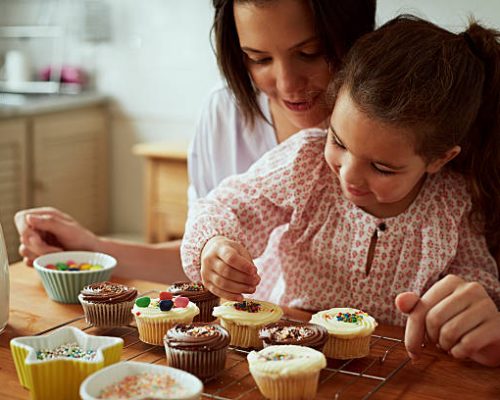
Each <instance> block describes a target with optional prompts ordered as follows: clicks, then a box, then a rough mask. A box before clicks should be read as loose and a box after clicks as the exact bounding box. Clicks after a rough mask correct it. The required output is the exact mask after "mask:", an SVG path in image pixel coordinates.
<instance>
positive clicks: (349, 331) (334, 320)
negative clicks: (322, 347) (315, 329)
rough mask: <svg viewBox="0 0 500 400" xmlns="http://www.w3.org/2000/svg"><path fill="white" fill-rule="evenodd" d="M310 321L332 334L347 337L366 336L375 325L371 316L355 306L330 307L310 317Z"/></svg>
mask: <svg viewBox="0 0 500 400" xmlns="http://www.w3.org/2000/svg"><path fill="white" fill-rule="evenodd" d="M311 322H312V323H315V324H318V325H321V326H324V327H325V328H326V329H327V330H328V333H329V334H331V335H334V336H338V337H342V338H349V337H354V336H368V335H371V333H372V332H373V331H374V330H375V328H376V327H377V322H376V321H375V319H374V318H373V317H371V316H370V315H368V314H367V313H366V312H364V311H360V310H357V309H355V308H331V309H330V310H325V311H320V312H318V313H316V314H314V315H313V316H312V317H311Z"/></svg>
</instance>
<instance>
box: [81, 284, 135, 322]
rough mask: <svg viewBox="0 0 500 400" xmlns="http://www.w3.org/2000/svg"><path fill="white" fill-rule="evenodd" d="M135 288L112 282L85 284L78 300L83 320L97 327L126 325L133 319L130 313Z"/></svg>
mask: <svg viewBox="0 0 500 400" xmlns="http://www.w3.org/2000/svg"><path fill="white" fill-rule="evenodd" d="M136 297H137V289H136V288H134V287H130V286H125V285H121V284H119V283H112V282H97V283H92V284H90V285H87V286H85V287H84V288H83V289H82V291H81V292H80V294H79V295H78V300H79V301H80V303H81V305H82V307H83V311H84V312H85V320H86V321H87V323H89V324H91V325H94V326H97V327H111V326H121V325H128V324H129V323H130V322H132V320H133V319H134V317H133V315H132V314H131V313H130V310H132V307H133V306H134V300H135V299H136Z"/></svg>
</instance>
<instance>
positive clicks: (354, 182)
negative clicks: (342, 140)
mask: <svg viewBox="0 0 500 400" xmlns="http://www.w3.org/2000/svg"><path fill="white" fill-rule="evenodd" d="M343 161H344V162H343V163H342V165H341V166H340V172H339V173H340V176H341V178H342V179H343V180H344V182H345V183H346V184H347V185H349V186H354V187H356V188H363V187H364V184H365V178H364V174H363V169H362V167H361V166H360V165H359V164H357V163H356V162H355V161H354V160H349V159H344V160H343Z"/></svg>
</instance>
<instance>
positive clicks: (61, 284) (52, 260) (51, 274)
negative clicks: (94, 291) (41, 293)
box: [33, 251, 116, 303]
mask: <svg viewBox="0 0 500 400" xmlns="http://www.w3.org/2000/svg"><path fill="white" fill-rule="evenodd" d="M70 260H71V261H74V262H75V263H77V264H81V263H88V264H92V265H101V266H102V267H103V268H102V269H98V270H83V271H59V270H53V269H47V268H45V267H46V266H47V265H49V264H56V263H58V262H64V263H65V262H67V261H70ZM33 266H34V267H35V270H36V271H37V272H38V275H40V278H41V279H42V283H43V286H44V288H45V291H46V292H47V294H48V295H49V297H50V298H51V299H52V300H55V301H59V302H61V303H78V302H79V301H78V295H79V294H80V291H81V290H82V289H83V287H84V286H87V285H90V284H91V283H94V282H102V281H107V280H109V278H110V276H111V273H112V271H113V269H114V268H115V267H116V260H115V259H114V258H113V257H111V256H109V255H107V254H104V253H95V252H92V251H61V252H57V253H50V254H45V255H43V256H40V257H38V258H36V259H35V261H34V262H33Z"/></svg>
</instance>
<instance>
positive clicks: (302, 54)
mask: <svg viewBox="0 0 500 400" xmlns="http://www.w3.org/2000/svg"><path fill="white" fill-rule="evenodd" d="M299 55H300V57H302V58H304V59H314V58H318V57H320V56H322V55H323V52H321V51H313V52H309V51H301V52H300V53H299Z"/></svg>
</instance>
